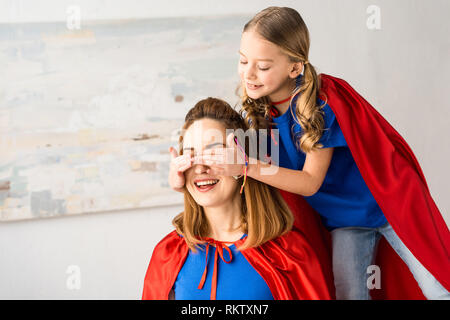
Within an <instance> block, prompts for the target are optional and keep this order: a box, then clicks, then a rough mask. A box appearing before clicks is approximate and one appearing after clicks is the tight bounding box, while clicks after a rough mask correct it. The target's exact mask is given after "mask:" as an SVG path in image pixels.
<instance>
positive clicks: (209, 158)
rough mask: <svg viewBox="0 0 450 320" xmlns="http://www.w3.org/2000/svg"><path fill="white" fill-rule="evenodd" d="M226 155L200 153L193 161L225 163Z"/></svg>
mask: <svg viewBox="0 0 450 320" xmlns="http://www.w3.org/2000/svg"><path fill="white" fill-rule="evenodd" d="M225 160H226V157H225V156H224V155H218V154H214V155H207V154H206V155H201V156H197V157H195V158H194V163H197V164H204V165H213V164H225V163H226V161H225Z"/></svg>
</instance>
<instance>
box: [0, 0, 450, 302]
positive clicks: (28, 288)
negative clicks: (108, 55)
mask: <svg viewBox="0 0 450 320" xmlns="http://www.w3.org/2000/svg"><path fill="white" fill-rule="evenodd" d="M274 3H275V4H276V5H287V6H291V7H294V8H296V9H297V10H299V11H300V12H301V14H302V16H303V18H304V19H305V21H306V23H307V24H308V27H309V29H310V32H311V37H312V48H311V53H310V57H309V58H310V59H309V60H310V61H311V63H312V64H314V65H316V66H318V68H319V71H322V72H324V73H328V74H331V75H336V76H340V77H342V78H344V79H346V80H347V81H348V82H350V83H351V84H352V85H354V87H355V88H356V89H357V90H358V91H359V92H360V93H361V94H362V95H363V96H365V97H366V98H367V100H368V101H370V102H371V103H372V104H373V105H374V106H375V107H376V108H377V109H378V110H379V111H380V112H381V113H382V114H383V115H384V116H385V117H386V118H387V120H388V121H389V122H391V124H393V125H394V127H395V128H396V129H397V130H398V131H399V132H400V134H402V135H403V136H404V137H405V138H406V140H407V141H408V143H409V145H410V146H411V147H412V149H413V150H414V152H415V154H416V156H417V158H418V160H419V162H420V163H421V165H422V168H423V170H424V173H425V176H426V177H427V180H428V183H429V187H430V189H431V193H432V195H433V197H434V199H435V201H436V203H437V205H438V207H439V208H440V210H441V212H442V213H443V214H444V216H445V218H446V220H447V223H448V221H450V218H449V209H450V198H449V197H448V196H447V192H448V190H450V174H449V170H448V165H447V164H448V158H449V156H450V149H449V146H450V134H449V133H450V130H449V124H450V105H449V103H448V101H446V100H445V99H443V98H444V95H445V94H446V93H447V92H450V90H449V89H450V88H449V86H450V84H449V81H448V74H449V73H450V63H449V59H448V52H449V48H450V42H449V37H448V29H449V24H450V22H449V20H448V17H447V15H448V12H450V10H449V9H450V4H449V2H448V0H434V1H432V2H430V1H425V0H420V1H418V0H398V1H388V0H383V1H375V0H374V1H361V0H345V1H333V0H320V1H312V0H310V1H277V2H274V1H245V2H242V1H226V2H217V1H190V2H189V6H185V5H186V2H185V1H178V0H177V1H153V2H149V1H136V0H135V1H131V0H128V1H100V0H97V1H87V0H86V1H77V2H76V1H56V0H46V1H31V0H30V1H0V22H3V23H10V22H36V21H39V22H45V21H64V19H65V10H66V8H67V6H68V5H69V4H80V6H81V9H82V19H89V20H92V19H117V18H145V17H168V16H185V15H189V16H197V15H222V14H249V16H250V15H252V14H254V13H256V12H257V11H259V10H261V9H263V8H265V7H266V6H268V5H272V4H274ZM372 4H375V5H378V6H379V7H380V9H381V29H380V30H369V29H368V28H367V27H366V20H367V17H368V14H367V13H366V9H367V7H368V6H369V5H372ZM1 27H2V26H1V25H0V28H1ZM0 98H1V97H0ZM180 210H181V208H180V207H167V208H153V209H148V210H136V211H128V212H111V213H102V214H89V215H80V216H73V217H66V218H54V219H43V220H32V221H22V222H10V223H3V224H0V298H3V299H8V298H12V299H15V298H30V299H36V298H44V299H46V298H58V299H72V298H73V299H78V298H86V299H96V298H98V299H110V298H111V299H121V298H123V299H136V298H139V297H140V295H141V290H142V280H143V277H144V274H145V270H146V268H147V264H148V259H149V258H150V255H151V251H152V249H153V246H154V245H155V244H156V243H157V241H159V240H160V239H161V238H162V236H163V235H164V234H166V233H167V232H169V231H170V230H171V226H170V220H171V219H172V218H173V216H174V215H175V214H177V213H178V212H180ZM69 265H77V266H79V267H80V271H81V287H80V289H79V290H69V289H67V287H66V280H67V277H68V275H67V274H66V269H67V267H68V266H69Z"/></svg>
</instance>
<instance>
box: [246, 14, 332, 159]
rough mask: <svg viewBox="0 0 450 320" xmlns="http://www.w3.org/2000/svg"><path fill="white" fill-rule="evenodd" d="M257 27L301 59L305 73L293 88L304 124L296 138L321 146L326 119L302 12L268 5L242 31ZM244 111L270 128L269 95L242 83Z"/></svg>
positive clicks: (301, 144) (256, 124)
mask: <svg viewBox="0 0 450 320" xmlns="http://www.w3.org/2000/svg"><path fill="white" fill-rule="evenodd" d="M246 31H255V32H257V33H258V34H259V35H260V36H262V37H263V38H264V39H266V40H267V41H270V42H272V43H273V44H275V45H277V46H278V47H279V48H280V49H281V50H282V52H284V53H285V54H286V55H287V56H288V57H289V59H290V60H291V61H292V62H302V63H303V65H304V74H303V77H302V81H301V83H300V85H299V86H297V87H296V88H295V90H294V92H293V95H292V97H294V96H297V95H299V97H298V99H297V102H296V106H295V116H294V117H293V118H294V119H295V121H296V122H298V124H299V125H300V126H301V128H302V134H301V136H300V138H299V139H298V140H297V141H295V143H296V145H297V148H299V149H301V150H302V151H303V152H305V153H306V152H309V151H311V150H314V149H316V148H320V147H322V146H321V145H320V144H319V143H318V141H319V139H320V137H321V136H322V133H323V127H324V119H323V111H322V110H321V108H322V107H323V105H324V104H322V105H318V104H317V97H318V94H319V92H320V82H319V79H318V76H317V73H316V70H315V68H314V67H313V66H312V65H311V63H310V62H309V61H308V53H309V46H310V41H309V31H308V28H307V27H306V24H305V22H304V21H303V19H302V17H301V16H300V14H299V13H298V12H297V11H296V10H294V9H292V8H287V7H268V8H266V9H264V10H262V11H261V12H259V13H258V14H256V15H255V16H254V17H253V18H252V19H251V20H250V21H249V22H247V24H246V25H245V26H244V30H243V32H246ZM241 99H242V114H244V115H245V118H246V120H247V122H248V123H250V126H251V127H252V128H255V129H258V128H267V127H268V126H269V123H268V121H267V120H268V119H269V118H270V117H269V114H270V108H271V101H270V99H269V97H267V96H266V97H261V98H259V99H256V100H254V99H251V98H250V97H249V96H248V95H247V92H246V90H245V86H242V94H241Z"/></svg>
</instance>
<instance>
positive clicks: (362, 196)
mask: <svg viewBox="0 0 450 320" xmlns="http://www.w3.org/2000/svg"><path fill="white" fill-rule="evenodd" d="M295 101H296V99H293V101H292V103H291V105H290V106H289V109H288V110H287V111H286V112H285V113H284V114H283V115H281V116H279V117H275V118H272V121H273V122H275V123H276V126H274V129H278V130H279V137H280V143H279V163H278V164H277V165H278V166H279V167H283V168H288V169H294V170H302V169H303V165H304V163H305V159H306V154H305V153H303V152H302V151H301V150H299V149H297V147H296V146H295V144H294V139H295V141H297V139H298V136H299V134H301V131H302V129H301V127H300V125H299V124H298V123H297V122H295V121H294V118H293V116H292V114H294V115H295V109H294V108H295ZM323 103H324V102H323V101H322V100H320V99H318V104H319V105H323ZM322 110H323V111H324V129H325V130H324V132H323V135H322V137H321V139H320V140H319V143H321V144H322V145H323V147H324V148H332V147H333V148H334V151H333V157H332V159H331V163H330V167H329V168H328V171H327V174H326V176H325V180H324V181H323V184H322V186H321V187H320V189H319V191H318V192H317V193H316V194H314V195H312V196H310V197H305V200H306V201H307V202H308V203H309V204H310V205H311V206H312V207H313V208H314V209H315V210H316V211H317V212H318V213H319V214H320V215H321V217H322V221H323V223H324V225H325V226H326V227H327V228H328V229H330V230H331V229H334V228H341V227H350V226H358V227H369V228H376V227H379V226H381V225H383V224H385V223H386V222H387V220H386V218H385V217H384V215H383V212H382V211H381V209H380V207H379V206H378V204H377V203H376V201H375V199H374V197H373V196H372V194H371V192H370V190H369V188H368V187H367V185H366V183H365V182H364V180H363V178H362V176H361V174H360V172H359V170H358V167H357V166H356V163H355V160H354V159H353V157H352V154H351V153H350V150H349V148H348V146H347V143H346V141H345V139H344V135H343V134H342V131H341V129H340V127H339V124H338V122H337V120H336V117H335V115H334V113H333V111H332V110H331V108H330V106H329V105H328V104H326V105H325V106H324V107H323V109H322ZM291 128H292V130H291Z"/></svg>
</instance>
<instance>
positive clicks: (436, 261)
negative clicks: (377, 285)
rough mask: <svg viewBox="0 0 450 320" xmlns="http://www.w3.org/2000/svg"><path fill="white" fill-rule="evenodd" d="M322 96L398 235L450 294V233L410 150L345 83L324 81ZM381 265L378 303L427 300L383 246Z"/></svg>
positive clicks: (326, 77) (376, 293)
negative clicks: (323, 95) (385, 300)
mask: <svg viewBox="0 0 450 320" xmlns="http://www.w3.org/2000/svg"><path fill="white" fill-rule="evenodd" d="M320 79H321V92H322V93H323V94H325V95H326V99H327V103H328V105H329V106H330V107H331V109H332V110H333V112H334V114H335V115H336V119H337V121H338V123H339V126H340V128H341V130H342V132H343V134H344V137H345V140H346V142H347V144H348V147H349V149H350V151H351V153H352V155H353V158H354V159H355V162H356V165H357V166H358V168H359V171H360V172H361V175H362V177H363V179H364V181H365V182H366V184H367V186H368V187H369V189H370V191H371V193H372V195H373V196H374V198H375V200H376V201H377V203H378V205H379V206H380V208H381V210H382V211H383V213H384V215H385V217H386V219H387V220H388V222H389V223H390V224H391V226H392V228H393V229H394V231H395V232H396V234H397V235H398V236H399V237H400V239H401V240H402V241H403V243H404V244H405V245H406V246H407V247H408V248H409V250H410V251H411V252H412V253H413V254H414V256H415V257H416V258H417V259H418V260H419V261H420V262H421V263H422V265H423V266H425V268H427V269H428V270H429V271H430V272H431V273H432V274H433V275H434V277H435V278H436V279H437V280H438V281H439V282H440V283H441V284H442V285H443V286H444V287H445V288H446V289H447V290H450V272H449V270H450V259H449V256H450V255H449V248H450V233H449V229H448V227H447V225H446V223H445V221H444V219H443V218H442V215H441V213H440V212H439V209H438V208H437V206H436V204H435V203H434V201H433V199H432V197H431V195H430V191H429V189H428V186H427V183H426V181H425V177H424V175H423V173H422V170H421V168H420V166H419V163H418V162H417V160H416V157H415V156H414V154H413V152H412V150H411V148H410V147H409V146H408V144H407V143H406V142H405V140H404V139H403V138H402V137H401V136H400V134H398V133H397V131H395V129H394V128H393V127H392V126H391V125H390V124H389V123H388V122H387V121H386V120H385V119H384V118H383V117H382V116H381V115H380V114H379V113H378V112H377V111H376V110H375V109H374V108H373V107H372V106H371V105H370V104H369V103H368V102H367V101H366V100H364V98H363V97H361V96H360V95H359V94H358V93H357V92H356V91H355V90H354V89H353V88H352V87H351V86H350V85H349V84H348V83H347V82H345V81H344V80H342V79H338V78H335V77H331V76H329V75H326V74H321V75H320ZM377 259H378V263H379V266H380V269H381V272H382V286H384V289H383V290H382V291H379V290H374V291H373V293H374V296H375V298H390V299H408V298H412V299H420V298H422V299H423V298H424V296H423V295H422V293H421V291H420V289H418V286H417V284H416V282H415V281H414V279H413V278H412V275H411V274H410V273H409V270H408V268H407V267H406V265H405V264H404V263H403V261H401V260H400V258H399V257H398V256H397V255H396V254H395V252H394V251H393V249H392V248H391V247H390V246H389V244H387V242H386V241H385V240H383V241H382V243H380V247H379V252H378V258H377Z"/></svg>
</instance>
